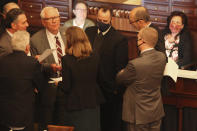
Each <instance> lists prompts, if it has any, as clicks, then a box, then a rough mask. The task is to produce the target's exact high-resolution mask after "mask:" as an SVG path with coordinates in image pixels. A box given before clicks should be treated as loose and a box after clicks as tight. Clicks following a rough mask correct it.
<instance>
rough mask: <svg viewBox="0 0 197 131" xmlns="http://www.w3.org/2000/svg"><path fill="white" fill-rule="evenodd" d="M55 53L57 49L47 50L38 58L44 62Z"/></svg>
mask: <svg viewBox="0 0 197 131" xmlns="http://www.w3.org/2000/svg"><path fill="white" fill-rule="evenodd" d="M53 51H55V49H46V50H45V51H44V52H43V53H42V54H41V55H40V57H39V58H38V61H39V62H42V61H43V60H44V59H46V58H47V57H48V56H49V55H51V54H52V53H53Z"/></svg>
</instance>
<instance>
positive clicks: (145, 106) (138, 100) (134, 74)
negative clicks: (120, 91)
mask: <svg viewBox="0 0 197 131" xmlns="http://www.w3.org/2000/svg"><path fill="white" fill-rule="evenodd" d="M165 64H166V57H165V55H164V54H163V53H161V52H158V51H156V50H155V49H152V50H149V51H145V52H143V53H142V54H141V55H140V57H139V58H136V59H134V60H131V61H129V63H128V65H127V67H126V68H125V69H123V70H122V71H121V72H119V73H118V75H117V82H118V83H122V84H124V85H126V86H127V89H126V91H125V93H124V96H123V114H122V119H123V120H124V121H126V122H129V123H136V124H147V123H150V122H154V121H157V120H160V119H161V117H163V116H164V110H163V104H162V98H161V93H160V84H161V79H162V77H163V71H164V68H165Z"/></svg>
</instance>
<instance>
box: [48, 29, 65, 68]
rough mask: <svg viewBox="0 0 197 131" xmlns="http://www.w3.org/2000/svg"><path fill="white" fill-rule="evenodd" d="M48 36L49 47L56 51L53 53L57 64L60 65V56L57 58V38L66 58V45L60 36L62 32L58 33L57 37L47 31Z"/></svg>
mask: <svg viewBox="0 0 197 131" xmlns="http://www.w3.org/2000/svg"><path fill="white" fill-rule="evenodd" d="M46 35H47V39H48V41H49V46H50V48H51V49H55V51H53V57H54V59H55V63H56V64H58V63H59V62H58V56H57V51H56V50H57V47H56V39H55V36H57V37H58V40H59V42H60V44H61V48H62V55H63V56H64V55H65V45H64V42H63V40H62V37H61V35H60V32H58V33H57V35H54V34H52V33H51V32H49V31H48V30H47V29H46Z"/></svg>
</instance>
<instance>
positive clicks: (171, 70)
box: [164, 58, 197, 82]
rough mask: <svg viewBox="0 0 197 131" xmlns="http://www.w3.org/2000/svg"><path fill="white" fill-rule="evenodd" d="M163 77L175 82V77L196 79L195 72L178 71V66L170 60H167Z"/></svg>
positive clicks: (196, 73)
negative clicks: (168, 77)
mask: <svg viewBox="0 0 197 131" xmlns="http://www.w3.org/2000/svg"><path fill="white" fill-rule="evenodd" d="M164 75H165V76H170V77H171V78H172V79H173V80H174V81H175V82H176V81H177V77H182V78H189V79H197V71H189V70H181V69H178V65H177V64H176V63H175V62H174V61H173V60H172V59H171V58H168V63H167V64H166V67H165V70H164Z"/></svg>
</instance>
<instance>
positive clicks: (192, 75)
mask: <svg viewBox="0 0 197 131" xmlns="http://www.w3.org/2000/svg"><path fill="white" fill-rule="evenodd" d="M178 77H182V78H189V79H197V71H189V70H180V69H179V71H178Z"/></svg>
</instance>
